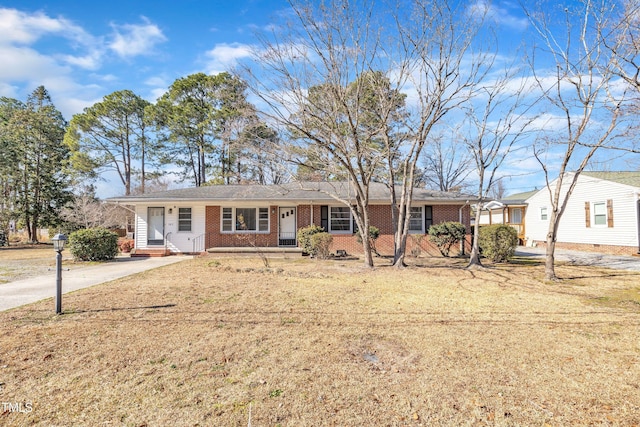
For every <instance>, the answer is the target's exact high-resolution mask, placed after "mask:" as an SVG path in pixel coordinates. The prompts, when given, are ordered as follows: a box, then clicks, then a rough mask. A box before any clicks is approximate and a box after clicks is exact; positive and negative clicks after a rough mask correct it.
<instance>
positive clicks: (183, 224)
mask: <svg viewBox="0 0 640 427" xmlns="http://www.w3.org/2000/svg"><path fill="white" fill-rule="evenodd" d="M178 231H191V208H178Z"/></svg>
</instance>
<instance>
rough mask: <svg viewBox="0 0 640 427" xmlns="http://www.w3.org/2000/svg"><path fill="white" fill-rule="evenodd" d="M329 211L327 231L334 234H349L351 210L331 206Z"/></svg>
mask: <svg viewBox="0 0 640 427" xmlns="http://www.w3.org/2000/svg"><path fill="white" fill-rule="evenodd" d="M329 211H330V214H329V231H331V232H334V233H350V232H351V209H349V208H348V207H346V206H331V207H330V208H329Z"/></svg>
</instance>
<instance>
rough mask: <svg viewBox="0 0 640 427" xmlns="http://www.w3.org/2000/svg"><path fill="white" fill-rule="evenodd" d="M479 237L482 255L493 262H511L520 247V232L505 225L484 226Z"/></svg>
mask: <svg viewBox="0 0 640 427" xmlns="http://www.w3.org/2000/svg"><path fill="white" fill-rule="evenodd" d="M478 237H479V240H478V245H479V246H480V250H481V251H482V255H484V256H486V257H487V258H489V259H490V260H492V261H493V262H505V261H509V258H511V257H512V256H513V254H514V253H515V251H516V247H517V246H518V232H517V231H516V229H515V228H513V227H510V226H508V225H504V224H496V225H484V226H482V227H480V231H479V236H478Z"/></svg>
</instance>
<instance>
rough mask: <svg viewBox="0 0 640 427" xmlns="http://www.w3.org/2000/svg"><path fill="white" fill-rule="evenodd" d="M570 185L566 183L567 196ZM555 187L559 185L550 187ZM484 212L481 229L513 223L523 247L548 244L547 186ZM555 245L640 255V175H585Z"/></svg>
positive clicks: (511, 197) (572, 195)
mask: <svg viewBox="0 0 640 427" xmlns="http://www.w3.org/2000/svg"><path fill="white" fill-rule="evenodd" d="M569 178H571V177H569ZM569 181H570V179H565V181H564V182H565V185H564V186H563V188H562V192H563V194H566V191H567V188H568V182H569ZM555 186H556V181H554V182H552V183H551V184H550V188H552V189H554V188H555ZM485 209H486V211H485V212H484V214H483V215H482V219H481V221H480V226H482V225H484V224H501V223H504V224H510V225H511V226H513V227H514V228H516V229H517V230H518V236H519V237H520V239H521V243H522V244H525V245H529V246H534V245H535V246H538V245H545V244H546V236H547V233H548V231H549V220H550V217H551V209H552V207H551V202H550V197H549V191H548V190H547V189H546V188H543V189H541V190H538V191H533V192H528V193H521V194H514V195H513V196H510V197H507V198H505V199H502V200H500V201H499V202H497V201H492V202H490V203H487V204H486V205H485ZM556 247H557V248H562V249H574V250H584V251H595V252H604V253H612V254H620V255H635V254H639V253H640V172H582V173H581V174H580V176H579V177H578V182H577V184H576V187H575V189H574V190H573V193H572V194H571V197H570V198H569V202H568V203H567V208H566V210H565V212H564V215H563V216H562V218H561V220H560V224H559V227H558V238H557V244H556Z"/></svg>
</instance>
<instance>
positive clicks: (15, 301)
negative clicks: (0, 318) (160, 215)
mask: <svg viewBox="0 0 640 427" xmlns="http://www.w3.org/2000/svg"><path fill="white" fill-rule="evenodd" d="M186 259H191V257H190V256H168V257H157V258H129V257H126V258H124V257H123V258H116V259H115V260H114V261H111V262H106V263H103V264H99V265H94V266H91V267H82V268H76V269H73V270H69V271H64V262H63V264H62V268H63V271H62V292H63V293H67V292H73V291H76V290H78V289H82V288H87V287H89V286H93V285H97V284H99V283H104V282H109V281H111V280H115V279H119V278H121V277H126V276H129V275H131V274H136V273H140V272H142V271H146V270H150V269H153V268H157V267H161V266H163V265H168V264H173V263H175V262H180V261H183V260H186ZM55 294H56V271H55V269H52V271H51V273H50V274H47V275H44V276H36V277H30V278H28V279H23V280H16V281H15V282H9V283H3V284H0V311H4V310H8V309H10V308H15V307H20V306H21V305H25V304H30V303H33V302H36V301H40V300H43V299H45V298H51V297H55ZM63 301H64V299H63Z"/></svg>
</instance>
